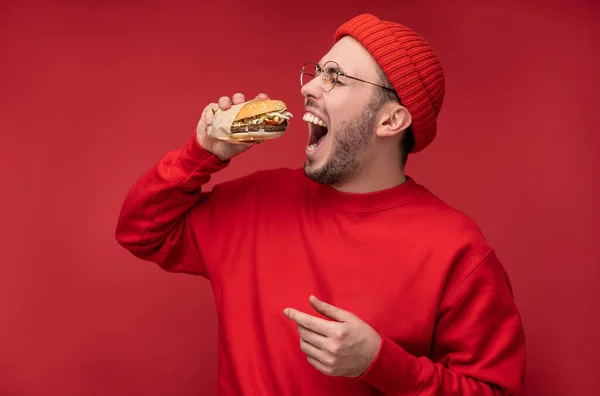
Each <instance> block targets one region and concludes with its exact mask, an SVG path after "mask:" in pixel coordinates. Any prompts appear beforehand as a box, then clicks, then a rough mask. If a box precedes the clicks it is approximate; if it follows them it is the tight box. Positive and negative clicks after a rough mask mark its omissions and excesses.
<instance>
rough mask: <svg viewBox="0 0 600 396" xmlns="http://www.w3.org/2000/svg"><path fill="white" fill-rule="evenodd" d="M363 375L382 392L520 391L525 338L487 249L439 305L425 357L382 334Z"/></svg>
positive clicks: (479, 395) (505, 280)
mask: <svg viewBox="0 0 600 396" xmlns="http://www.w3.org/2000/svg"><path fill="white" fill-rule="evenodd" d="M381 337H382V342H381V346H380V348H379V352H378V355H377V356H376V358H375V359H374V361H373V362H372V363H371V366H370V367H369V368H368V370H367V371H366V372H365V373H364V374H363V375H362V376H361V378H362V379H364V380H365V381H367V382H369V383H370V384H372V385H373V386H375V387H376V388H378V389H380V390H381V391H382V392H383V393H384V394H386V395H395V396H400V395H406V396H408V395H410V396H413V395H441V394H444V395H463V396H471V395H472V396H475V395H477V396H485V395H521V394H522V392H523V382H524V371H525V341H524V334H523V329H522V323H521V319H520V315H519V313H518V311H517V308H516V306H515V303H514V302H513V296H512V289H511V286H510V283H509V280H508V278H507V276H506V274H505V272H504V269H503V267H502V266H501V264H500V262H499V261H498V259H497V257H496V255H495V253H494V252H493V251H492V252H490V253H489V254H488V255H487V256H486V257H485V258H484V259H482V260H481V261H480V262H479V263H478V265H476V266H474V267H473V268H472V270H471V271H470V272H468V273H467V274H466V275H465V276H464V277H463V279H462V281H461V282H459V284H458V285H457V286H456V287H454V288H453V289H452V290H450V291H449V294H448V295H446V296H445V297H444V300H443V301H442V303H441V305H440V311H439V315H438V322H437V324H436V329H435V332H434V339H433V340H432V351H431V354H430V357H415V356H412V355H410V354H409V353H407V352H406V351H405V350H404V349H403V348H402V347H401V346H400V345H398V344H397V343H395V342H394V341H393V340H392V339H390V338H388V337H386V336H385V335H383V334H381Z"/></svg>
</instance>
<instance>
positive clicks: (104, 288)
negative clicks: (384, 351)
mask: <svg viewBox="0 0 600 396" xmlns="http://www.w3.org/2000/svg"><path fill="white" fill-rule="evenodd" d="M224 4H225V5H217V1H211V2H202V1H193V2H192V1H190V2H187V3H183V2H170V3H169V4H168V5H167V2H165V3H164V4H159V3H158V2H154V3H152V4H150V3H149V2H139V3H134V2H127V1H125V2H116V1H113V2H111V1H103V2H100V1H98V2H76V1H63V2H46V3H39V4H33V3H27V2H18V1H13V2H10V1H9V2H6V1H4V2H3V3H2V4H1V5H0V44H1V47H0V48H1V51H2V53H1V57H0V58H1V60H0V68H1V70H0V72H1V73H0V79H1V80H0V97H1V102H0V104H1V111H0V130H1V133H2V135H1V136H2V144H1V147H2V155H1V157H0V161H1V164H0V165H1V166H0V176H1V180H2V186H3V188H2V194H1V198H0V200H1V201H0V202H1V206H0V208H1V209H0V216H1V217H0V241H2V242H1V244H2V245H1V246H2V247H1V249H0V262H1V263H2V264H1V266H0V315H1V316H0V320H1V322H0V395H3V396H4V395H6V396H29V395H36V396H38V395H61V396H71V395H86V396H91V395H113V396H120V395H145V396H151V395H170V396H176V395H196V394H201V395H204V394H206V395H210V394H214V391H215V383H216V382H215V374H216V361H215V358H216V323H215V318H216V313H215V310H214V306H213V300H212V295H211V292H210V287H209V284H208V282H205V281H204V280H202V279H201V278H196V277H191V276H183V275H173V274H167V273H165V272H162V271H161V270H159V269H158V268H157V267H156V266H154V265H152V264H149V263H145V262H141V261H139V260H137V259H135V258H133V257H132V256H131V255H129V254H128V253H127V252H126V251H125V250H123V249H122V248H120V247H119V246H118V245H117V243H116V241H115V239H114V228H115V224H116V220H117V215H118V212H119V209H120V205H121V203H122V200H123V198H124V196H125V194H126V192H127V190H128V189H129V188H130V186H131V184H132V183H133V182H134V181H135V179H136V178H137V177H138V176H139V175H140V174H141V172H143V171H145V170H146V169H147V168H148V167H150V166H151V165H153V164H154V163H155V162H156V161H157V160H158V159H159V158H160V157H161V156H162V155H163V154H164V153H165V152H166V151H167V150H171V149H173V148H177V147H179V146H181V145H182V144H183V143H184V142H185V141H186V140H187V139H189V138H190V136H191V133H192V131H193V130H194V128H195V125H196V123H197V120H198V117H199V115H200V112H201V110H202V108H203V107H204V106H205V105H206V104H207V103H208V102H210V101H214V100H216V99H217V98H218V97H219V96H221V95H231V94H233V93H234V92H237V91H241V92H244V93H246V94H247V95H249V96H252V95H255V94H257V93H258V92H259V91H265V92H267V93H268V94H269V95H270V96H271V97H276V98H281V99H284V100H285V101H286V102H287V103H288V104H289V107H290V109H291V111H292V112H293V113H295V114H296V115H297V118H296V121H295V123H293V124H292V125H293V126H292V127H291V129H290V130H289V133H288V134H287V135H286V137H284V138H282V139H280V140H278V141H273V142H271V143H269V144H265V145H263V146H259V147H256V148H254V149H253V150H251V151H250V152H248V153H246V154H245V155H243V156H241V157H238V158H237V159H236V160H235V162H234V163H232V164H231V166H230V167H229V168H227V169H226V170H224V171H222V172H221V173H219V174H218V175H216V177H215V178H214V180H213V182H219V181H224V180H227V179H230V178H233V177H237V176H240V175H243V174H246V173H248V172H251V171H254V170H258V169H262V168H272V167H279V166H300V165H301V164H302V160H303V148H304V144H305V141H306V127H305V126H304V123H303V122H302V121H301V119H300V118H301V116H302V103H303V102H302V98H301V96H300V93H299V83H298V81H299V78H298V71H299V69H300V67H301V65H302V64H303V62H304V61H305V60H308V59H313V60H318V59H319V58H320V57H321V56H322V55H323V54H324V53H325V52H326V51H327V50H328V49H329V47H330V45H331V39H332V35H333V31H334V29H335V27H336V26H337V25H338V24H340V23H341V22H343V21H345V20H346V19H348V18H350V17H352V16H354V15H355V14H357V13H359V12H365V11H368V12H373V13H375V14H378V15H380V16H381V17H382V18H388V19H393V20H397V21H402V22H404V23H405V24H407V25H409V26H411V27H413V28H414V29H416V30H417V31H419V32H421V33H422V34H423V35H424V36H425V37H426V38H427V39H428V40H429V41H430V42H431V43H432V44H433V45H434V47H435V48H436V49H437V52H438V53H439V55H440V57H441V59H442V61H443V64H444V66H445V70H446V74H447V82H448V83H447V96H446V102H445V106H444V108H443V109H442V114H441V118H440V134H439V138H438V139H437V140H436V141H435V142H434V144H433V145H432V146H431V147H430V148H429V149H428V150H426V151H425V152H423V153H421V154H418V155H417V156H414V157H413V158H411V159H410V162H409V167H408V172H409V173H410V174H411V175H412V176H413V177H415V178H416V179H417V180H418V181H419V182H421V183H423V184H425V185H427V186H428V187H429V188H431V189H432V190H433V191H434V192H436V193H437V194H439V195H440V196H441V197H442V198H444V199H445V200H447V201H448V202H449V203H451V204H452V205H454V206H456V207H458V208H459V209H461V210H464V211H466V212H467V213H468V214H469V215H471V216H472V217H473V218H474V219H475V220H476V221H477V222H478V223H479V224H480V226H481V228H482V229H483V231H484V232H485V233H486V235H487V236H488V238H489V240H490V241H491V243H492V244H493V245H494V246H495V247H497V249H498V252H499V254H500V257H501V258H502V260H503V262H504V263H505V266H506V268H507V270H508V272H509V274H510V276H511V279H512V281H513V285H514V289H515V294H516V300H517V302H518V305H519V308H520V310H521V312H522V315H523V320H524V323H525V327H526V333H527V346H528V369H527V383H528V394H530V395H546V396H554V395H567V394H568V395H592V394H596V393H595V392H597V389H598V388H599V387H600V382H599V379H598V378H599V377H600V376H599V375H598V367H600V360H599V358H598V356H599V346H600V341H598V334H599V333H600V325H599V322H598V317H597V314H598V308H597V307H598V306H599V304H600V299H599V292H598V287H600V284H599V283H600V282H599V276H598V275H599V274H598V272H599V271H598V267H599V264H600V260H599V258H600V251H599V248H598V245H597V237H598V234H599V233H598V221H599V220H600V219H599V213H598V212H599V205H598V201H599V200H598V198H599V193H598V180H600V177H599V173H600V172H599V168H600V166H599V165H600V163H599V160H598V157H597V155H596V153H597V151H598V143H599V139H598V131H597V129H598V127H597V122H596V119H597V111H598V110H597V107H598V104H599V103H598V99H597V95H598V93H597V91H598V87H599V81H598V73H599V70H600V62H599V59H598V37H600V28H599V26H600V25H599V24H598V20H599V17H600V12H599V7H598V5H597V3H595V2H593V1H587V2H584V1H579V2H575V3H571V4H568V2H567V1H563V2H557V1H554V2H552V1H550V2H539V3H531V2H530V3H528V4H519V2H517V1H511V2H506V1H502V2H501V1H494V2H490V1H487V2H479V1H475V0H472V1H458V2H455V1H453V2H450V1H436V2H413V1H410V2H408V1H407V2H395V3H394V5H393V6H392V5H389V4H391V3H389V4H387V5H386V4H385V3H384V2H377V1H368V2H363V1H360V2H359V1H354V2H349V1H339V2H328V1H318V2H309V1H305V2H294V3H290V4H287V5H284V4H283V3H282V2H271V3H266V2H265V3H264V5H265V7H266V8H265V9H262V10H260V9H259V7H258V6H257V5H256V4H245V3H243V2H241V1H238V2H235V1H233V2H232V1H227V2H226V3H224ZM367 4H368V6H367ZM310 18H312V21H313V22H312V25H309V20H311V19H310ZM399 303H401V302H399ZM240 331H243V329H240Z"/></svg>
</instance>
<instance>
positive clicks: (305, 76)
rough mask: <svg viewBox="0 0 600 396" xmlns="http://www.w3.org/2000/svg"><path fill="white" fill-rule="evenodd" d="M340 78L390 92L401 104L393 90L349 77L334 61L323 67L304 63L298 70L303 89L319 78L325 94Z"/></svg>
mask: <svg viewBox="0 0 600 396" xmlns="http://www.w3.org/2000/svg"><path fill="white" fill-rule="evenodd" d="M340 76H343V77H346V78H351V79H352V80H356V81H360V82H364V83H367V84H371V85H374V86H376V87H379V88H382V89H385V90H387V91H390V92H392V93H393V94H394V95H395V96H396V98H397V99H398V101H399V102H401V101H400V97H399V96H398V94H397V93H396V91H394V90H393V89H391V88H388V87H384V86H383V85H379V84H375V83H372V82H369V81H365V80H361V79H360V78H356V77H352V76H349V75H347V74H346V73H343V72H341V71H340V65H338V64H337V62H334V61H328V62H326V63H325V64H324V65H323V67H321V66H319V64H318V63H315V62H310V61H309V62H306V63H305V64H304V66H302V70H300V86H302V87H303V86H305V85H306V84H308V83H309V82H310V81H311V80H312V79H313V78H315V77H319V79H320V80H321V87H322V88H323V90H324V91H325V92H329V91H331V90H332V89H333V88H334V87H335V85H336V84H337V83H338V79H339V77H340ZM401 103H402V102H401Z"/></svg>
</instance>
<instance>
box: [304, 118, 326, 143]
mask: <svg viewBox="0 0 600 396" xmlns="http://www.w3.org/2000/svg"><path fill="white" fill-rule="evenodd" d="M302 119H303V120H304V121H306V122H308V123H309V128H308V130H309V139H308V146H307V149H308V150H309V151H313V150H315V149H316V148H317V147H319V145H320V144H321V142H323V138H324V137H325V135H327V132H328V130H327V124H325V122H324V121H323V120H321V119H320V118H319V117H316V116H314V115H312V114H310V113H306V114H304V117H303V118H302Z"/></svg>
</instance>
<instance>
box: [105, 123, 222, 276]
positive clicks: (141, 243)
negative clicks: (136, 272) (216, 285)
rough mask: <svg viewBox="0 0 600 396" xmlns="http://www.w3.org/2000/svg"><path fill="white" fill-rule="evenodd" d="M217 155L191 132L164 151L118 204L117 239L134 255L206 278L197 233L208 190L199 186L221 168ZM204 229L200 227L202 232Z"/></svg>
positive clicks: (200, 243) (201, 223)
mask: <svg viewBox="0 0 600 396" xmlns="http://www.w3.org/2000/svg"><path fill="white" fill-rule="evenodd" d="M227 164H228V161H222V160H220V159H219V158H218V157H216V156H215V155H213V154H211V153H209V152H208V151H206V150H204V149H203V148H202V147H201V146H200V145H199V144H198V143H197V140H196V136H195V133H194V137H193V139H190V141H188V142H187V143H186V144H185V145H184V146H183V147H182V148H181V149H180V150H176V151H172V152H169V153H168V154H166V155H165V156H164V157H163V158H162V159H161V160H160V161H159V162H158V163H157V164H156V165H155V166H153V167H152V168H151V169H150V170H148V171H147V172H145V173H144V174H143V175H142V176H141V177H140V178H139V179H138V180H137V181H136V183H135V184H134V185H133V187H132V188H131V190H130V191H129V193H128V194H127V196H126V198H125V201H124V203H123V205H122V208H121V212H120V215H119V218H118V223H117V228H116V239H117V241H118V243H119V244H120V245H122V246H123V247H124V248H126V249H127V250H129V251H130V252H131V253H132V254H133V255H134V256H136V257H138V258H141V259H143V260H147V261H151V262H154V263H157V264H159V265H160V266H161V267H162V268H163V269H165V270H167V271H169V272H182V273H189V274H194V275H200V276H203V277H205V278H210V276H211V272H212V271H211V269H210V268H207V263H206V262H205V260H204V259H203V256H202V252H201V246H200V245H202V244H203V243H204V241H199V240H198V234H199V233H200V234H205V235H206V234H209V233H208V232H206V231H205V230H203V229H202V227H207V226H208V225H207V223H208V222H207V221H204V220H203V219H202V218H203V216H204V213H205V212H206V211H207V206H208V202H209V197H210V193H209V192H203V191H202V186H203V185H205V184H206V183H207V182H208V181H209V180H210V177H211V174H213V173H214V172H217V171H218V170H220V169H222V168H224V167H225V166H226V165H227ZM203 231H204V232H203Z"/></svg>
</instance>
